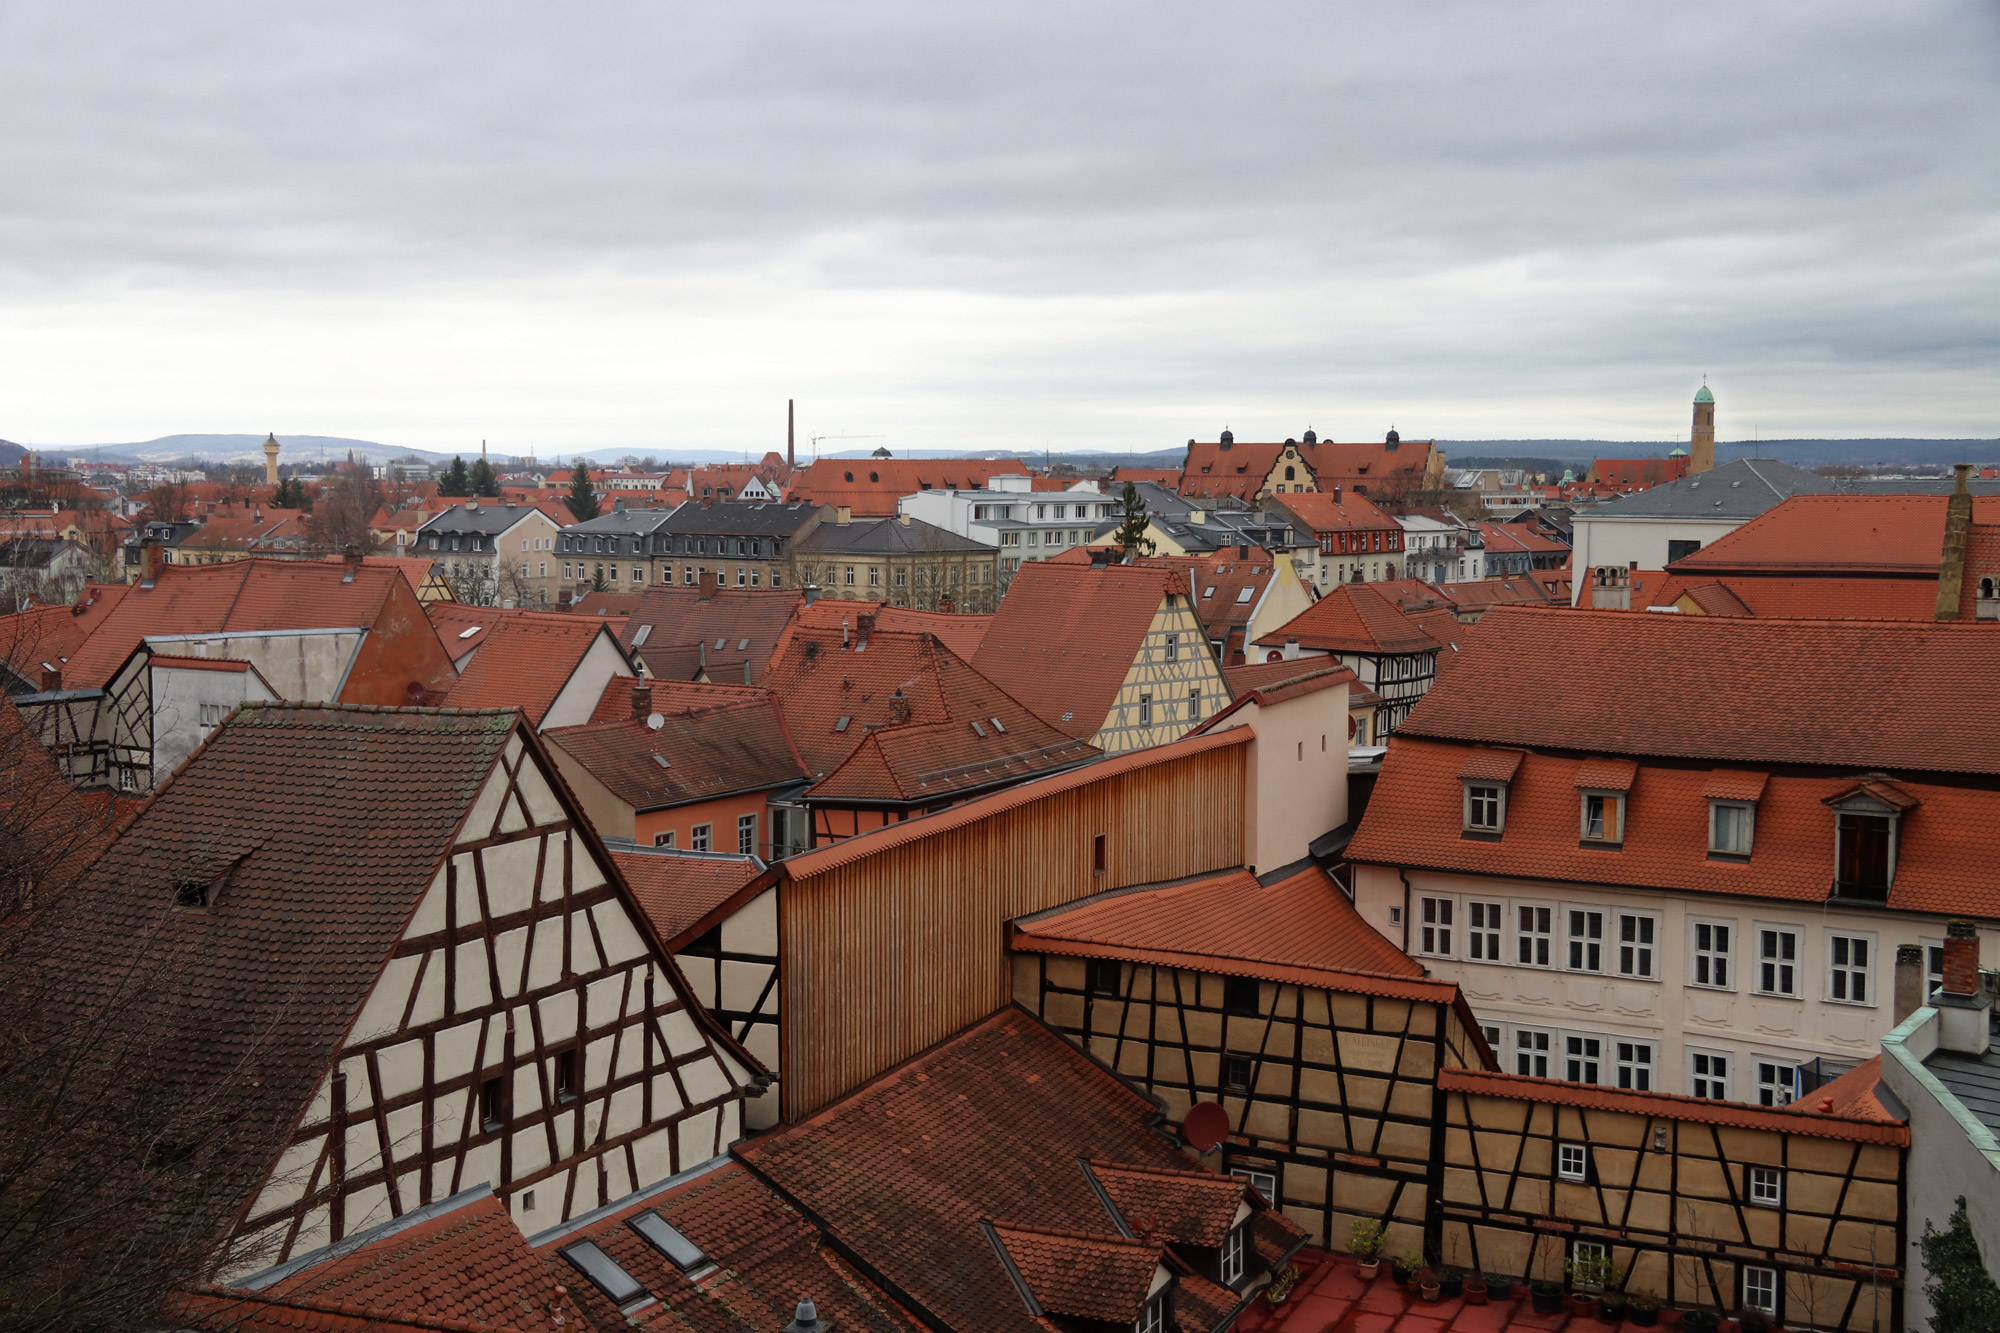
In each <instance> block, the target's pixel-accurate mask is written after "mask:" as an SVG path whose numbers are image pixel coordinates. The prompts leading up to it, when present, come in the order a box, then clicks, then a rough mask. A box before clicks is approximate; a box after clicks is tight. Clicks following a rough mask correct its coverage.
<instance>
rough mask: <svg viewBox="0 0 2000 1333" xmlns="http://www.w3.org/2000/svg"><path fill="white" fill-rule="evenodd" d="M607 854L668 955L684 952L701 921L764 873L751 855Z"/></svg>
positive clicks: (626, 850) (624, 850)
mask: <svg viewBox="0 0 2000 1333" xmlns="http://www.w3.org/2000/svg"><path fill="white" fill-rule="evenodd" d="M609 851H610V852H611V859H612V860H613V861H616V862H617V863H618V869H619V870H620V871H622V872H623V873H624V875H625V882H626V883H628V884H630V885H631V886H632V896H633V897H635V898H637V899H638V900H639V906H640V907H642V908H644V909H645V912H646V915H647V916H648V917H650V918H652V922H653V926H654V928H655V929H657V930H658V931H659V932H660V938H661V939H663V940H665V941H666V943H667V949H668V951H669V952H676V951H679V950H681V949H684V948H686V947H687V945H688V943H689V942H690V941H691V940H693V939H694V937H695V936H697V935H699V934H701V932H702V930H705V929H707V927H706V926H705V925H703V918H704V917H706V916H707V915H708V914H709V913H710V912H712V911H714V910H715V909H716V908H717V907H720V906H721V905H722V904H723V903H726V902H728V901H729V900H730V898H731V897H732V896H733V895H734V894H736V893H737V892H738V891H739V890H741V889H742V888H743V886H744V885H746V884H748V883H749V882H750V881H751V880H753V879H756V878H757V876H759V875H761V874H763V873H764V868H763V867H762V866H761V865H759V864H758V863H757V858H756V857H754V856H725V855H723V854H722V853H720V852H682V851H674V850H672V849H669V848H664V847H661V848H652V847H621V846H619V845H617V844H615V843H614V844H611V846H610V847H609ZM697 927H699V929H697Z"/></svg>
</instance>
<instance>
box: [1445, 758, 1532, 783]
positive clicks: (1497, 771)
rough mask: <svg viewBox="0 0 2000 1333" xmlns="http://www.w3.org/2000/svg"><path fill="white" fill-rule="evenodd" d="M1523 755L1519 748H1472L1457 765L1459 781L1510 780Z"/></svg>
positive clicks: (1518, 768)
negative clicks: (1461, 762) (1463, 760)
mask: <svg viewBox="0 0 2000 1333" xmlns="http://www.w3.org/2000/svg"><path fill="white" fill-rule="evenodd" d="M1524 757H1525V756H1524V755H1523V754H1522V753H1521V751H1519V750H1474V751H1473V752H1472V753H1471V754H1469V755H1467V756H1466V757H1465V762H1464V763H1463V764H1461V765H1459V769H1458V777H1459V781H1461V782H1512V781H1513V780H1514V775H1515V774H1516V773H1518V772H1520V771H1521V760H1522V759H1523V758H1524Z"/></svg>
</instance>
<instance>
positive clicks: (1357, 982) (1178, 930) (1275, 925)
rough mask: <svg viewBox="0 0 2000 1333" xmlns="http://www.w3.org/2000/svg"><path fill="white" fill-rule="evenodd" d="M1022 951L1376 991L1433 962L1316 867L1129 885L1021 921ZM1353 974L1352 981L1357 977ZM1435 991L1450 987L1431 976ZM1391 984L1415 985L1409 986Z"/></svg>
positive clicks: (1419, 976) (1018, 941)
mask: <svg viewBox="0 0 2000 1333" xmlns="http://www.w3.org/2000/svg"><path fill="white" fill-rule="evenodd" d="M1009 935H1010V939H1009V947H1011V948H1013V949H1015V950H1016V951H1018V952H1023V953H1050V954H1067V955H1072V956H1077V957H1120V958H1135V959H1136V958H1140V957H1142V956H1143V957H1144V958H1146V959H1151V960H1160V961H1163V962H1164V961H1165V960H1168V959H1172V960H1174V961H1173V962H1172V963H1168V964H1167V965H1170V966H1172V965H1178V966H1185V967H1190V968H1192V969H1193V970H1196V971H1211V972H1221V973H1228V974H1232V975H1237V976H1257V977H1263V978H1265V979H1267V980H1283V981H1298V980H1299V979H1300V976H1301V974H1307V973H1310V974H1312V976H1313V979H1312V980H1311V981H1308V982H1306V983H1304V984H1308V985H1315V986H1322V987H1326V988H1328V989H1333V990H1343V989H1355V990H1359V991H1362V992H1363V993H1377V992H1379V991H1380V990H1381V988H1380V987H1377V986H1372V985H1369V984H1367V981H1368V979H1370V978H1376V979H1381V978H1388V979H1392V980H1394V981H1396V982H1399V983H1401V982H1422V981H1423V975H1424V971H1423V968H1421V967H1419V966H1418V965H1417V964H1416V963H1414V962H1412V961H1411V960H1410V958H1409V956H1408V955H1406V954H1405V953H1403V951H1402V950H1400V949H1398V948H1396V946H1395V945H1393V944H1391V943H1390V942H1389V941H1388V940H1387V939H1386V938H1384V937H1383V935H1382V934H1381V933H1380V932H1379V931H1377V930H1375V929H1374V928H1373V927H1371V926H1369V925H1368V924H1367V922H1365V921H1363V920H1362V919H1361V917H1360V915H1359V914H1358V913H1356V911H1355V910H1354V906H1353V904H1352V903H1350V902H1348V900H1347V897H1346V895H1345V894H1343V893H1341V892H1340V890H1339V889H1338V888H1336V887H1335V886H1334V884H1333V881H1332V880H1331V879H1329V878H1328V877H1327V874H1326V872H1325V871H1324V870H1321V869H1320V868H1319V867H1317V866H1308V867H1306V868H1305V869H1302V870H1298V871H1295V872H1294V873H1292V874H1290V875H1287V876H1286V877H1285V878H1283V879H1280V880H1277V881H1275V882H1273V883H1270V884H1260V883H1259V882H1258V880H1257V877H1256V876H1254V875H1252V874H1250V873H1249V872H1248V871H1246V870H1243V869H1241V868H1237V869H1233V870H1224V871H1219V872H1217V873H1214V874H1209V875H1198V876H1195V877H1193V878H1191V879H1186V880H1176V881H1174V882H1172V883H1168V884H1148V885H1142V886H1140V887H1138V888H1132V889H1121V890H1118V891H1116V892H1113V893H1108V894H1103V895H1100V896H1098V897H1095V898H1086V899H1084V900H1083V901H1081V902H1078V903H1072V904H1070V905H1068V906H1065V907H1057V908H1052V909H1050V910H1049V911H1046V912H1039V913H1036V914H1034V915H1031V916H1026V917H1022V918H1020V919H1018V920H1016V921H1015V922H1014V924H1013V928H1012V930H1011V931H1010V932H1009ZM1350 983H1351V984H1350ZM1416 989H1417V991H1419V992H1422V993H1424V994H1425V995H1426V996H1427V997H1428V998H1438V994H1434V993H1433V992H1437V993H1442V994H1448V993H1449V991H1450V987H1449V986H1447V985H1444V984H1443V983H1435V982H1433V983H1425V984H1423V985H1419V986H1418V987H1417V988H1416ZM1387 993H1393V994H1397V995H1404V994H1408V993H1411V992H1410V991H1409V988H1408V987H1407V986H1404V985H1397V986H1393V987H1390V988H1389V991H1388V992H1387Z"/></svg>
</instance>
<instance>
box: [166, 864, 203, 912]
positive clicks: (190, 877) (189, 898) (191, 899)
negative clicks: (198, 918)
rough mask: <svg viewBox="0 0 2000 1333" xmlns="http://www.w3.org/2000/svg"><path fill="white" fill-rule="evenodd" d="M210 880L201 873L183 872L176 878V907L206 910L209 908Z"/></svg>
mask: <svg viewBox="0 0 2000 1333" xmlns="http://www.w3.org/2000/svg"><path fill="white" fill-rule="evenodd" d="M208 887H209V880H208V877H207V876H206V875H203V874H201V873H199V872H196V873H192V874H190V873H187V872H183V873H181V874H179V875H176V876H174V906H176V907H192V908H197V909H199V908H204V907H207V906H208Z"/></svg>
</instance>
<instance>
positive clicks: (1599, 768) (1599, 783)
mask: <svg viewBox="0 0 2000 1333" xmlns="http://www.w3.org/2000/svg"><path fill="white" fill-rule="evenodd" d="M1638 775H1639V766H1638V765H1637V764H1635V763H1633V762H1632V761H1631V760H1630V759H1586V760H1584V761H1583V762H1582V763H1580V764H1578V765H1577V766H1576V789H1577V790H1578V791H1630V790H1632V782H1633V779H1635V778H1636V777H1638Z"/></svg>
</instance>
